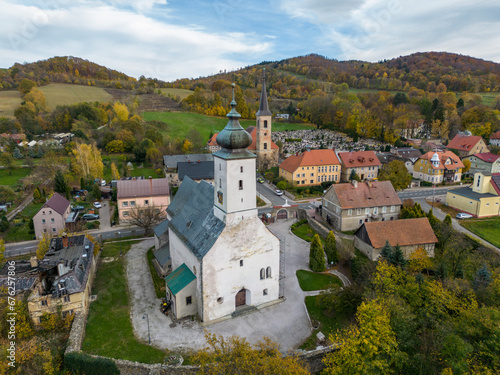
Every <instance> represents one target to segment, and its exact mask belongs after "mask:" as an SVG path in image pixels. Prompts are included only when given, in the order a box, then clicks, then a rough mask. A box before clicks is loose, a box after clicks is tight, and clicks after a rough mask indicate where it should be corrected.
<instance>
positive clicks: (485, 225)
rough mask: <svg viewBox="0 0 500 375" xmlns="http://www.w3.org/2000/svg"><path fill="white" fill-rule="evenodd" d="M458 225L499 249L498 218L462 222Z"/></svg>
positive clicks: (499, 225)
mask: <svg viewBox="0 0 500 375" xmlns="http://www.w3.org/2000/svg"><path fill="white" fill-rule="evenodd" d="M460 224H461V225H462V226H464V227H465V228H467V229H468V230H470V231H471V232H472V233H474V234H476V235H478V236H479V237H481V238H482V239H484V240H486V241H488V242H489V243H491V244H493V245H494V246H496V247H500V217H491V218H486V219H474V220H464V221H461V222H460Z"/></svg>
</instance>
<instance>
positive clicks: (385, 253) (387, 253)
mask: <svg viewBox="0 0 500 375" xmlns="http://www.w3.org/2000/svg"><path fill="white" fill-rule="evenodd" d="M392 253H393V250H392V247H391V245H389V240H387V241H385V245H384V247H383V248H382V251H381V252H380V256H381V257H382V258H384V259H385V260H387V261H388V262H389V263H392V262H391V259H392Z"/></svg>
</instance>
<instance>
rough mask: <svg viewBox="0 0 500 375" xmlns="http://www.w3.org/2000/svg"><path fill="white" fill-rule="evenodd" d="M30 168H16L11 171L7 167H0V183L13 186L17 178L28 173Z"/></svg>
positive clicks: (19, 178) (17, 180)
mask: <svg viewBox="0 0 500 375" xmlns="http://www.w3.org/2000/svg"><path fill="white" fill-rule="evenodd" d="M30 172H31V169H29V168H18V169H14V170H12V171H9V170H7V169H0V185H7V186H14V185H16V184H17V183H18V182H19V180H21V179H22V178H24V177H26V176H27V175H29V174H30Z"/></svg>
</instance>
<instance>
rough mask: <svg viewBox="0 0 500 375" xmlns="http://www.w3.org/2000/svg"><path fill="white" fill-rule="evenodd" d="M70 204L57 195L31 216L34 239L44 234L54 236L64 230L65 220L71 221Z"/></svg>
mask: <svg viewBox="0 0 500 375" xmlns="http://www.w3.org/2000/svg"><path fill="white" fill-rule="evenodd" d="M71 218H72V216H71V207H70V202H69V200H67V199H66V198H64V197H63V196H62V195H61V194H59V193H54V195H53V196H52V197H51V198H50V199H49V200H48V201H47V202H46V203H45V204H44V205H43V206H42V208H40V210H39V211H38V212H37V213H36V214H35V216H33V225H34V227H35V236H36V238H41V237H42V236H43V234H44V233H47V234H48V235H50V236H55V235H57V234H59V233H61V232H63V231H64V230H65V229H66V221H67V219H70V220H71Z"/></svg>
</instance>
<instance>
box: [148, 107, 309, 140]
mask: <svg viewBox="0 0 500 375" xmlns="http://www.w3.org/2000/svg"><path fill="white" fill-rule="evenodd" d="M142 117H143V118H144V120H146V121H153V120H156V121H163V122H164V123H166V124H167V128H166V130H161V131H162V132H163V133H164V134H168V135H170V136H171V137H173V138H181V139H185V138H189V137H188V134H189V131H190V130H191V129H195V130H197V131H198V132H199V133H200V134H201V136H202V137H203V139H207V140H208V138H209V136H210V132H212V133H216V132H218V131H220V130H222V129H224V126H226V125H227V121H228V119H227V118H226V117H212V116H205V115H200V114H198V113H189V112H144V113H143V114H142ZM240 124H241V126H242V127H243V128H245V129H246V128H247V127H249V126H255V120H240ZM298 129H316V126H315V125H311V124H289V123H285V122H282V123H279V122H274V121H273V123H272V130H273V131H280V130H298Z"/></svg>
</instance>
